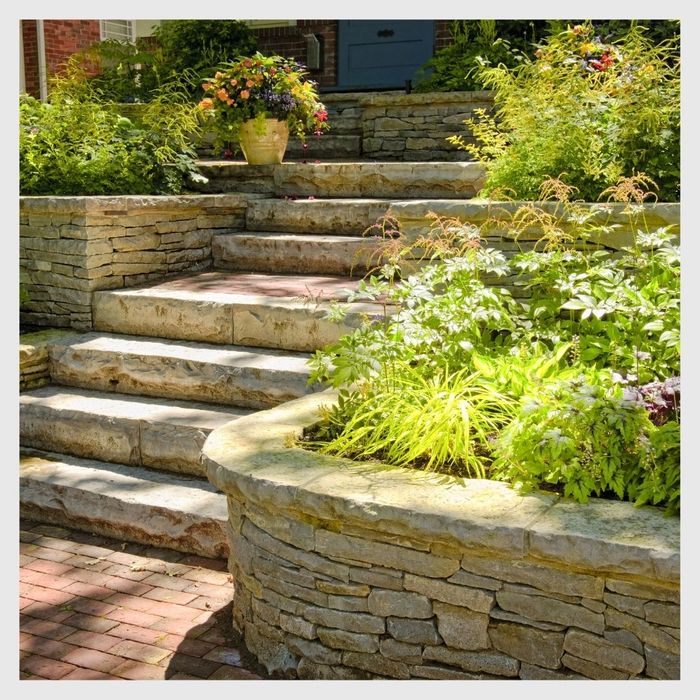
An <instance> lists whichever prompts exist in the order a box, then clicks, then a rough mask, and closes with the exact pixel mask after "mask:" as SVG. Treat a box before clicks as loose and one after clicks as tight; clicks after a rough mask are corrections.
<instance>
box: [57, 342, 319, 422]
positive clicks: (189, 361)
mask: <svg viewBox="0 0 700 700" xmlns="http://www.w3.org/2000/svg"><path fill="white" fill-rule="evenodd" d="M308 357H309V356H308V355H306V354H302V353H293V352H283V351H279V350H261V349H259V348H252V347H243V346H241V347H236V348H232V349H229V348H224V347H222V346H220V345H219V346H217V345H209V344H203V343H192V342H186V341H175V340H163V339H159V338H149V337H146V338H137V337H134V336H130V335H110V334H105V333H96V332H91V333H85V334H82V335H80V336H78V337H76V336H73V337H71V338H67V339H65V340H59V341H57V342H55V343H52V344H51V345H49V372H50V374H51V379H52V382H53V383H55V384H65V385H68V386H74V387H81V388H84V389H93V390H96V391H110V392H115V393H121V394H135V395H138V396H157V397H160V398H168V399H185V400H193V401H202V402H205V403H215V404H224V405H228V406H241V407H245V408H267V407H271V406H275V405H277V404H279V403H282V402H284V401H290V400H291V399H294V398H297V397H300V396H303V395H304V394H307V393H311V392H312V391H313V390H314V388H311V387H309V386H307V380H308V376H309V369H308V367H307V365H306V362H307V359H308Z"/></svg>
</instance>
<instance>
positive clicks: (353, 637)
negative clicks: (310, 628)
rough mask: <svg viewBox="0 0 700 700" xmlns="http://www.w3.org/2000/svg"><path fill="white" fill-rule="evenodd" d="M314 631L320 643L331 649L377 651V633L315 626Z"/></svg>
mask: <svg viewBox="0 0 700 700" xmlns="http://www.w3.org/2000/svg"><path fill="white" fill-rule="evenodd" d="M316 632H317V633H318V638H319V639H320V640H321V643H322V644H324V645H325V646H327V647H332V648H333V649H343V650H345V651H360V652H363V653H365V654H373V653H375V652H377V651H379V637H378V636H377V635H371V634H358V633H356V632H345V631H343V630H336V629H331V628H330V627H317V628H316Z"/></svg>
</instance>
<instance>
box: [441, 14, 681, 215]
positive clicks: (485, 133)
mask: <svg viewBox="0 0 700 700" xmlns="http://www.w3.org/2000/svg"><path fill="white" fill-rule="evenodd" d="M476 75H477V76H478V79H479V80H481V81H482V83H483V84H484V86H485V87H486V88H489V89H492V90H493V91H494V100H495V104H496V114H495V116H492V115H488V114H486V113H485V112H483V111H482V112H481V113H479V115H478V116H477V118H476V119H472V120H467V122H465V123H466V124H467V125H468V126H469V127H470V128H471V129H472V132H473V134H474V136H475V137H476V138H477V140H478V141H479V142H480V143H479V144H473V143H466V142H465V141H464V139H463V138H462V137H460V136H455V137H451V138H450V139H449V140H450V141H451V142H452V143H454V144H456V145H458V146H460V147H461V148H464V149H466V150H468V151H469V152H470V153H472V155H473V156H474V157H475V158H477V159H478V160H481V161H483V162H485V163H486V164H487V167H488V175H487V180H486V185H485V187H484V190H483V193H484V194H486V195H489V194H491V193H493V192H495V191H497V190H503V189H509V190H510V191H512V193H513V197H515V198H519V199H534V198H535V197H536V196H537V193H538V190H539V186H540V183H541V182H542V180H543V179H545V178H547V177H555V176H558V177H559V178H560V179H561V180H563V181H564V182H566V183H567V184H569V185H572V186H574V187H576V188H577V190H578V191H579V193H580V196H581V197H582V198H584V199H585V200H587V201H595V200H596V199H598V197H599V196H600V194H601V192H602V191H603V190H604V189H606V188H607V187H609V186H610V185H614V184H615V183H616V182H617V181H618V180H619V178H620V177H622V176H624V175H630V174H635V173H642V172H643V173H646V175H647V176H649V177H651V178H652V179H653V180H654V181H655V182H656V183H657V184H658V188H659V193H658V194H659V197H660V198H661V199H663V200H665V201H675V200H677V199H678V198H679V178H680V169H679V163H680V58H679V52H678V37H677V36H674V37H672V38H670V39H667V40H665V41H662V42H661V43H658V44H656V43H654V42H653V41H651V40H650V39H649V38H648V37H647V36H646V30H645V28H644V27H642V26H639V25H634V26H632V27H631V28H630V29H629V30H628V31H627V32H626V33H625V34H624V35H623V36H622V37H620V38H618V39H616V40H614V41H612V42H610V43H607V42H605V41H603V40H602V39H601V38H600V37H599V36H597V35H596V34H595V30H594V28H593V25H592V24H591V23H590V22H586V23H583V24H580V25H576V26H574V27H571V28H567V29H566V30H565V31H563V32H561V33H558V34H555V35H552V36H550V37H549V38H548V39H547V40H546V41H544V42H543V43H542V45H541V46H540V48H539V49H538V50H537V52H536V57H535V59H534V60H530V59H529V58H528V59H524V60H523V61H521V62H520V63H519V64H518V65H517V66H514V67H511V68H509V67H507V66H505V65H497V66H488V65H484V66H482V67H479V68H477V69H476Z"/></svg>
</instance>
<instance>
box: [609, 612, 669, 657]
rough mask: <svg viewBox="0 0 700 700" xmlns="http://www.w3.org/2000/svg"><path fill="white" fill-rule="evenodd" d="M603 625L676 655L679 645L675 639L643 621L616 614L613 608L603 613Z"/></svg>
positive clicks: (619, 613) (630, 616) (631, 616)
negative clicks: (623, 631) (628, 633)
mask: <svg viewBox="0 0 700 700" xmlns="http://www.w3.org/2000/svg"><path fill="white" fill-rule="evenodd" d="M605 625H606V627H611V628H612V629H622V630H627V631H628V632H632V634H634V635H636V636H637V637H638V638H639V639H640V640H641V641H642V642H643V643H644V644H645V645H646V644H648V645H649V646H653V647H655V648H657V649H660V650H661V651H668V652H671V653H672V654H678V653H679V651H680V644H679V642H678V640H677V639H674V638H673V637H672V636H671V635H670V634H667V633H666V632H664V631H663V630H660V629H659V628H658V627H655V626H654V625H650V624H649V623H648V622H646V621H645V620H640V619H639V618H638V617H634V616H633V615H626V614H625V613H621V612H618V611H617V610H615V609H613V608H608V609H607V610H606V611H605Z"/></svg>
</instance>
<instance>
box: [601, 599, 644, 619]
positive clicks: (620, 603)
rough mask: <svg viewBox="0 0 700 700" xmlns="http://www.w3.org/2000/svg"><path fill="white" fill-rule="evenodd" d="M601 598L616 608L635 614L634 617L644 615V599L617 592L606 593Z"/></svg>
mask: <svg viewBox="0 0 700 700" xmlns="http://www.w3.org/2000/svg"><path fill="white" fill-rule="evenodd" d="M603 600H604V601H605V603H607V604H608V605H610V606H611V607H613V608H615V609H616V610H620V611H621V612H625V613H629V614H630V615H635V616H636V617H642V618H643V617H644V601H643V600H640V599H639V598H632V597H630V596H626V595H618V594H617V593H606V594H605V595H604V596H603Z"/></svg>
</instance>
